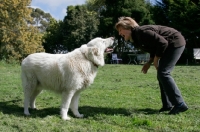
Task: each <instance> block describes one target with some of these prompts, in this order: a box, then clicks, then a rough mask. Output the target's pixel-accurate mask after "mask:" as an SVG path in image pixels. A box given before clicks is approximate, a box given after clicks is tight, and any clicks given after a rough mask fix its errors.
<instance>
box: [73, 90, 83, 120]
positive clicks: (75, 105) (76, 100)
mask: <svg viewBox="0 0 200 132" xmlns="http://www.w3.org/2000/svg"><path fill="white" fill-rule="evenodd" d="M80 93H81V90H78V91H76V93H75V94H74V96H73V98H72V101H71V104H70V108H71V110H72V112H73V114H74V115H75V116H76V117H78V118H83V116H84V115H83V114H80V113H79V111H78V103H79V97H80Z"/></svg>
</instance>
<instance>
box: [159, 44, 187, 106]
mask: <svg viewBox="0 0 200 132" xmlns="http://www.w3.org/2000/svg"><path fill="white" fill-rule="evenodd" d="M184 49H185V46H182V47H168V48H167V49H166V51H165V52H164V54H163V56H162V57H161V59H160V61H159V66H158V70H157V79H158V82H159V86H160V92H161V99H162V104H163V107H172V106H174V105H177V104H179V103H182V102H184V100H183V97H182V95H181V92H180V90H179V88H178V86H177V85H176V83H175V81H174V79H173V78H172V76H171V71H172V70H173V69H174V67H175V65H176V63H177V61H178V60H179V58H180V56H181V54H182V53H183V51H184Z"/></svg>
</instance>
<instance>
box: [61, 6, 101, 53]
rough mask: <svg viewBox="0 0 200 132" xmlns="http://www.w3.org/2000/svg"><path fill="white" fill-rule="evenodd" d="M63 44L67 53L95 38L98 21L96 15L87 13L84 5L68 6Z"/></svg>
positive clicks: (92, 12) (90, 12)
mask: <svg viewBox="0 0 200 132" xmlns="http://www.w3.org/2000/svg"><path fill="white" fill-rule="evenodd" d="M63 23H64V27H63V28H64V42H63V45H67V48H68V51H71V50H74V49H75V48H78V47H80V45H82V44H85V43H87V42H89V41H90V40H91V39H93V38H94V37H95V36H96V32H97V31H98V27H97V26H98V24H99V20H98V18H97V13H96V12H94V11H89V10H88V9H87V7H86V6H85V5H80V6H69V7H68V8H67V16H65V18H64V21H63Z"/></svg>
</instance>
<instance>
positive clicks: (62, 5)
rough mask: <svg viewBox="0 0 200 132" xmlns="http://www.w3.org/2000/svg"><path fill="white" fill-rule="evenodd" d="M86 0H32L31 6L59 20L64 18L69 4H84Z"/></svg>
mask: <svg viewBox="0 0 200 132" xmlns="http://www.w3.org/2000/svg"><path fill="white" fill-rule="evenodd" d="M85 1H86V0H32V2H31V7H33V8H40V9H41V10H43V11H44V12H46V13H50V14H51V16H52V17H53V18H55V19H57V20H63V18H64V16H66V10H67V6H70V5H82V4H85Z"/></svg>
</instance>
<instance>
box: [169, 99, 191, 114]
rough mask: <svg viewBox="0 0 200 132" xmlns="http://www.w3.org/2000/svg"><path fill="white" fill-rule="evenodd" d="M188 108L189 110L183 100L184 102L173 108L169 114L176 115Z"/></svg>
mask: <svg viewBox="0 0 200 132" xmlns="http://www.w3.org/2000/svg"><path fill="white" fill-rule="evenodd" d="M186 110H188V107H187V105H186V104H185V103H184V102H182V103H180V104H178V105H175V106H174V107H173V108H172V109H171V111H170V112H169V115H175V114H178V113H180V112H184V111H186Z"/></svg>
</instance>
